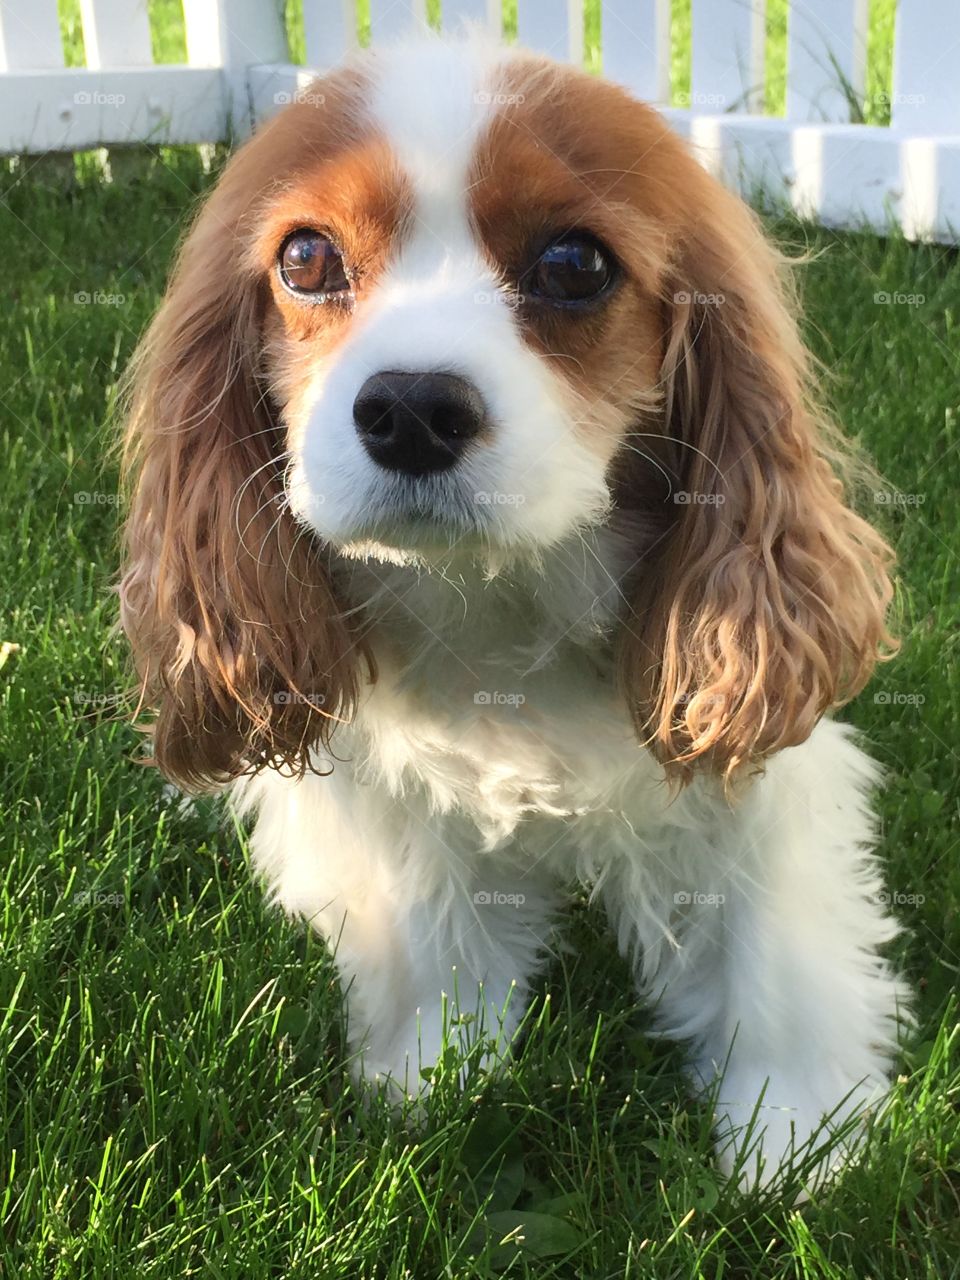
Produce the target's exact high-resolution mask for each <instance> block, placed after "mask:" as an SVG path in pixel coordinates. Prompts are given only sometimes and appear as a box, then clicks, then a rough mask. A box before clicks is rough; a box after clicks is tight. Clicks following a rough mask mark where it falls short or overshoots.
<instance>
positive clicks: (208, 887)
mask: <svg viewBox="0 0 960 1280" xmlns="http://www.w3.org/2000/svg"><path fill="white" fill-rule="evenodd" d="M28 169H29V165H27V164H25V165H23V166H21V167H19V168H18V167H16V166H15V167H13V168H12V169H11V170H10V171H9V172H4V173H3V174H2V175H0V255H2V261H3V263H4V285H5V297H6V300H7V305H6V306H5V307H4V308H3V310H2V312H0V430H2V433H3V436H2V444H3V449H4V453H5V456H6V458H7V467H6V479H5V499H6V502H5V512H6V516H5V528H4V532H5V536H4V537H3V539H2V540H0V593H2V596H3V606H2V616H3V618H4V631H3V633H2V634H0V640H5V641H9V642H12V643H15V644H18V645H19V646H21V648H20V651H19V652H17V653H13V654H11V655H9V656H8V657H7V658H6V661H5V663H4V665H3V666H2V669H0V697H2V710H0V761H2V768H0V804H2V812H3V814H4V819H3V826H2V828H0V833H2V840H3V846H4V853H5V856H4V858H3V860H2V866H3V870H2V878H0V913H2V925H0V945H2V949H3V963H2V965H0V988H2V990H0V1132H2V1135H3V1139H2V1147H0V1223H2V1232H0V1258H2V1259H3V1266H2V1268H0V1274H2V1275H5V1276H6V1275H9V1276H11V1277H13V1276H16V1277H18V1280H19V1278H20V1277H23V1278H24V1280H33V1278H34V1277H36V1278H37V1280H39V1278H41V1277H42V1278H43V1280H81V1278H82V1280H87V1278H88V1277H95V1278H96V1280H101V1278H102V1280H113V1278H114V1277H116V1278H117V1280H121V1278H122V1280H136V1278H139V1277H150V1278H158V1280H160V1278H162V1280H174V1278H179V1277H186V1276H199V1277H209V1278H210V1280H232V1278H233V1277H237V1278H238V1280H239V1278H240V1277H243V1278H244V1280H247V1278H248V1277H251V1276H255V1277H272V1276H276V1277H283V1280H308V1278H309V1280H317V1278H321V1280H323V1278H325V1277H334V1276H336V1277H340V1276H343V1277H378V1278H379V1277H389V1278H391V1280H393V1278H395V1280H400V1278H401V1277H406V1276H411V1277H414V1278H415V1280H433V1277H454V1278H455V1280H461V1278H466V1277H474V1276H481V1277H482V1276H492V1275H499V1274H507V1275H511V1276H513V1275H516V1276H531V1277H537V1278H538V1280H540V1278H541V1277H552V1276H557V1277H572V1278H573V1277H575V1278H578V1280H579V1278H585V1280H608V1278H609V1280H614V1278H615V1277H645V1276H656V1277H657V1280H672V1278H673V1277H677V1278H678V1280H681V1278H682V1280H690V1278H693V1277H704V1280H706V1278H708V1277H709V1280H718V1278H720V1277H734V1278H738V1277H746V1276H756V1277H760V1278H761V1280H772V1278H779V1277H791V1278H793V1277H796V1280H809V1278H811V1277H825V1278H829V1280H840V1278H841V1277H842V1278H843V1280H847V1278H848V1277H849V1278H850V1280H865V1278H866V1277H871V1278H872V1280H887V1278H891V1280H892V1278H893V1277H903V1280H927V1278H929V1280H933V1278H934V1277H936V1278H937V1280H942V1278H947V1277H951V1276H954V1275H957V1274H960V1211H958V1202H960V1107H958V1098H960V1054H958V1037H957V1017H956V1007H955V1004H954V1002H953V993H954V992H955V989H956V987H957V982H958V972H960V913H958V910H957V907H958V902H960V858H958V856H957V846H958V838H960V820H958V800H960V786H958V768H957V765H958V754H957V719H958V708H960V666H958V663H957V660H956V649H957V635H958V621H960V618H958V614H960V607H958V603H957V602H958V601H960V581H958V579H960V572H958V559H957V550H958V548H960V528H958V524H960V517H958V506H957V502H956V494H957V491H958V488H960V460H958V455H960V447H958V446H960V378H958V358H957V354H956V353H957V351H958V350H960V342H958V338H960V301H958V300H960V263H958V260H957V255H956V253H955V251H951V250H945V249H943V248H936V247H927V246H916V245H908V244H906V243H904V242H903V241H902V240H899V239H896V238H891V239H887V240H881V239H879V238H877V237H874V236H872V235H867V234H863V235H855V234H851V235H844V236H836V235H833V234H831V233H829V232H826V231H819V230H813V229H810V228H804V227H801V226H799V225H798V224H796V223H793V222H780V223H777V224H776V225H775V226H773V228H772V229H773V230H774V232H775V233H776V234H778V235H779V236H780V237H781V238H783V239H785V240H786V241H787V242H789V243H792V244H794V245H800V246H809V247H811V248H813V249H815V250H818V251H821V252H819V255H818V256H816V257H815V259H814V260H813V261H812V262H811V263H810V264H809V265H807V266H805V267H804V268H803V269H802V283H803V292H804V296H805V302H806V309H807V326H808V337H809V340H810V342H811V344H812V345H813V347H814V349H815V350H816V352H817V353H818V355H819V356H820V357H821V359H822V360H823V361H824V363H825V364H826V366H827V367H828V369H829V370H831V372H832V374H833V375H834V376H833V380H832V398H833V401H834V404H835V407H836V410H837V413H838V415H839V417H840V419H841V420H842V421H843V422H844V424H845V425H846V427H847V428H848V429H849V430H850V431H851V432H852V433H854V434H856V435H858V436H860V437H862V439H863V440H864V442H865V443H866V445H867V446H868V448H869V449H870V450H871V451H872V453H873V454H874V456H875V458H876V460H877V462H878V464H879V467H880V469H881V471H882V472H883V473H884V475H885V476H886V477H887V479H886V481H885V482H884V484H885V487H884V488H883V489H882V490H881V498H887V499H889V497H890V495H892V494H893V495H897V500H896V501H890V500H887V501H883V500H880V501H877V502H876V503H875V504H874V510H875V514H876V517H877V518H878V519H879V520H880V521H881V522H882V523H885V525H886V527H887V528H888V529H889V531H890V532H891V535H892V537H893V538H894V540H895V542H896V544H897V548H898V552H899V555H900V561H901V572H902V585H901V594H900V600H899V613H900V617H901V622H900V630H901V634H902V637H903V641H904V647H903V652H902V654H901V655H900V657H899V658H898V659H897V660H896V661H895V662H894V663H892V664H891V665H890V666H887V667H885V668H883V669H882V670H881V672H880V673H879V674H878V676H877V678H876V679H875V681H874V683H873V685H872V686H871V687H870V689H869V690H868V692H867V693H866V694H865V695H864V696H863V697H862V698H861V699H860V700H859V701H858V702H857V703H856V704H855V705H854V706H853V707H852V708H851V709H850V711H849V713H848V714H849V716H850V718H851V719H852V720H853V721H854V722H855V723H856V724H857V725H858V726H860V728H861V729H862V730H863V731H864V733H865V734H866V735H867V737H868V739H869V741H870V743H871V745H872V749H873V751H874V753H875V754H876V755H877V757H878V758H879V759H880V760H881V761H882V762H883V763H884V765H885V766H886V768H887V770H888V783H887V787H886V789H885V791H884V794H883V796H882V798H881V808H882V815H883V830H884V834H883V844H882V850H881V852H882V856H883V859H884V862H885V866H886V869H887V881H888V884H889V886H890V888H891V890H895V891H896V894H897V895H898V896H897V898H896V900H895V901H894V905H893V910H894V912H895V913H896V914H897V915H898V916H899V918H900V919H901V920H902V922H903V925H904V928H905V933H904V936H903V938H902V939H901V941H900V942H899V943H898V944H897V945H896V947H895V949H894V952H895V956H896V958H897V960H898V962H899V963H900V964H901V965H902V966H903V968H904V969H905V971H906V973H907V974H908V976H909V979H910V981H911V982H912V984H913V985H914V987H915V988H916V990H917V992H918V1015H919V1023H918V1028H917V1032H916V1034H915V1035H914V1036H913V1037H911V1039H910V1041H909V1043H908V1044H907V1046H906V1047H905V1050H904V1055H903V1058H902V1061H901V1062H900V1063H899V1064H898V1077H897V1080H896V1083H895V1086H894V1089H893V1093H892V1096H891V1100H890V1103H889V1106H888V1107H887V1108H886V1109H885V1110H884V1112H883V1113H882V1114H881V1115H880V1116H879V1117H878V1119H877V1121H876V1123H875V1126H874V1131H873V1133H872V1136H871V1141H870V1144H869V1147H868V1150H867V1153H866V1156H865V1159H864V1161H863V1163H862V1164H861V1165H860V1166H858V1167H856V1168H854V1169H852V1170H850V1171H849V1173H848V1174H847V1176H845V1177H844V1178H843V1179H842V1180H840V1181H839V1182H838V1183H837V1184H836V1185H835V1186H833V1187H832V1188H831V1189H830V1190H829V1191H828V1192H825V1193H823V1194H822V1195H820V1196H818V1197H817V1198H816V1199H815V1201H814V1202H813V1203H811V1204H809V1205H808V1206H806V1207H805V1208H804V1209H803V1210H800V1211H795V1210H790V1209H788V1208H786V1207H785V1197H784V1196H783V1195H782V1194H768V1195H763V1196H754V1197H749V1198H746V1199H741V1198H738V1197H736V1196H735V1195H733V1194H732V1193H731V1192H730V1191H729V1189H727V1188H726V1187H725V1186H724V1185H723V1184H722V1183H721V1182H720V1181H719V1180H718V1179H717V1177H716V1175H715V1173H714V1171H713V1165H712V1161H711V1156H710V1136H709V1112H708V1109H707V1108H706V1107H705V1106H704V1105H703V1104H695V1103H691V1102H690V1101H689V1100H688V1099H687V1098H686V1097H685V1095H684V1092H683V1088H682V1085H681V1081H680V1075H679V1064H680V1057H679V1054H678V1052H677V1050H675V1049H672V1048H670V1047H669V1046H660V1045H655V1044H653V1043H652V1042H651V1041H649V1040H647V1039H646V1038H645V1037H644V1034H643V1032H644V1025H645V1022H644V1015H643V1013H642V1011H641V1010H639V1009H638V1008H637V1006H636V1005H635V1004H634V1002H633V1001H632V1000H631V999H630V997H629V994H628V992H629V978H628V975H627V973H626V971H625V969H624V966H623V964H622V963H621V961H620V960H619V959H618V957H617V955H616V953H615V949H614V946H613V943H612V941H611V939H610V938H609V936H608V935H607V933H606V931H605V929H604V927H603V923H602V921H600V920H599V919H598V918H597V917H596V916H595V915H594V913H593V912H592V911H591V910H590V909H588V908H587V907H586V906H585V905H584V904H583V903H582V902H579V903H577V904H575V906H574V908H573V910H572V911H571V913H570V920H569V928H568V936H569V938H570V940H571V941H572V942H573V943H574V944H575V946H574V949H573V950H572V951H571V953H570V954H569V955H568V956H566V957H565V958H564V960H563V961H562V962H558V964H557V966H556V967H555V968H554V969H553V970H551V972H550V973H549V974H548V977H547V979H546V981H545V982H544V984H543V986H542V988H541V990H540V992H539V995H538V998H537V1001H536V1002H535V1005H534V1008H533V1011H532V1014H531V1024H530V1030H529V1034H528V1036H527V1039H526V1042H525V1045H524V1047H523V1050H522V1053H521V1054H520V1057H519V1061H518V1062H517V1064H516V1066H515V1068H514V1070H513V1071H512V1072H511V1073H510V1075H509V1076H508V1077H506V1078H503V1079H498V1080H491V1079H483V1078H480V1077H472V1078H471V1081H470V1086H469V1087H468V1089H467V1090H466V1091H465V1092H464V1093H463V1094H460V1093H459V1092H458V1091H457V1090H455V1089H454V1088H452V1086H451V1082H450V1078H449V1076H447V1077H445V1078H444V1079H442V1080H441V1081H440V1083H439V1085H438V1088H437V1091H436V1093H435V1095H434V1097H433V1100H432V1102H431V1107H430V1116H429V1119H428V1122H427V1124H426V1126H425V1127H424V1128H423V1129H422V1130H420V1131H412V1130H407V1129H404V1128H403V1126H401V1125H399V1124H398V1123H397V1122H396V1121H394V1120H392V1119H391V1118H390V1117H388V1116H387V1115H385V1114H384V1113H383V1112H382V1111H381V1110H380V1109H379V1108H377V1107H374V1108H373V1109H372V1110H370V1111H369V1112H364V1111H363V1110H362V1109H361V1108H360V1107H359V1106H358V1099H357V1098H356V1097H355V1095H354V1093H353V1091H352V1088H351V1085H350V1083H349V1078H348V1075H347V1073H346V1071H345V1064H344V1046H343V1028H342V1021H341V1001H340V992H339V989H338V986H337V982H336V977H335V973H334V970H333V967H332V964H331V961H330V959H329V957H328V955H327V954H326V952H325V950H324V948H323V947H322V946H321V945H320V944H319V943H318V942H317V941H316V940H315V939H313V938H311V937H310V936H308V935H307V934H305V933H303V932H302V931H301V930H300V929H298V928H296V927H294V926H292V925H290V924H288V923H287V922H285V921H284V920H282V919H281V918H279V917H278V916H276V915H275V914H273V913H271V912H270V911H269V910H268V909H267V908H266V906H265V905H264V902H263V899H262V896H261V894H260V892H259V890H258V889H257V888H256V887H255V886H254V885H253V884H252V883H251V880H250V877H249V874H248V871H247V868H246V866H245V858H244V847H243V841H242V837H241V836H240V833H236V832H233V831H231V830H227V829H224V827H223V825H222V823H221V820H220V818H219V815H218V814H217V812H216V810H215V808H214V807H213V806H212V805H210V804H201V805H199V806H197V807H196V808H195V809H192V810H187V811H185V810H183V809H182V808H181V807H180V806H179V805H178V803H177V802H176V800H175V799H171V798H170V797H169V796H168V795H167V794H166V793H165V791H164V789H163V787H162V785H161V781H160V779H159V778H157V777H156V776H155V775H154V774H153V773H151V772H149V771H145V770H143V769H142V768H140V767H139V766H137V765H136V764H134V763H133V761H132V757H133V756H134V754H135V752H136V742H135V737H134V734H133V732H132V730H131V729H130V728H129V727H128V725H127V724H126V723H125V722H124V720H123V718H122V717H118V716H117V714H116V703H117V698H118V695H119V693H120V691H121V690H122V688H123V687H124V685H125V678H124V669H125V654H124V650H123V646H122V644H121V643H120V642H119V641H117V640H115V639H113V638H111V633H110V626H111V623H112V622H113V620H114V617H115V605H114V599H113V596H112V594H111V581H112V576H113V573H114V570H115V566H116V551H115V532H116V519H117V509H116V505H115V503H114V495H115V492H116V477H115V475H114V473H113V471H112V470H111V468H110V467H109V465H106V466H105V464H104V461H103V459H104V457H105V450H106V446H107V443H108V440H109V431H108V429H107V428H106V427H105V425H104V424H105V423H106V422H107V420H108V417H109V414H110V410H111V407H112V404H113V397H114V395H115V388H116V382H117V377H118V374H119V372H120V371H121V369H122V368H123V366H124V364H125V362H126V360H127V358H128V357H129V355H130V352H131V351H132V349H133V346H134V343H135V341H136V338H137V335H138V334H139V332H140V331H141V330H142V328H143V326H144V324H145V323H146V321H147V319H148V317H149V316H150V314H151V312H152V311H153V309H154V307H155V306H156V304H157V302H158V300H159V297H160V294H161V291H162V288H163V282H164V277H165V272H166V270H167V267H168V264H169V261H170V256H171V252H172V249H173V247H174V243H175V241H176V238H177V234H178V229H179V227H180V226H181V225H182V221H183V219H184V218H185V216H186V215H187V214H188V212H189V210H190V209H191V207H192V206H193V204H194V203H195V201H196V199H197V197H198V196H199V195H200V194H201V192H202V191H204V190H205V189H207V188H208V186H209V185H210V182H211V181H212V179H211V178H210V177H209V176H207V175H205V174H204V172H203V170H202V167H201V165H200V163H199V161H198V159H197V157H196V155H195V154H194V153H191V152H188V151H182V152H176V151H164V152H161V153H158V155H157V157H156V158H155V160H154V161H153V162H151V164H150V165H149V167H147V168H145V169H144V170H143V171H142V172H141V174H140V176H139V178H137V180H136V181H133V182H131V183H130V184H129V185H121V184H115V185H107V184H104V183H102V182H101V181H99V180H98V169H97V166H96V165H95V164H94V163H93V162H92V161H90V160H85V161H83V162H82V163H81V165H80V168H79V180H78V182H77V184H76V185H75V187H74V188H73V189H72V190H69V191H64V190H62V189H60V188H57V187H56V186H45V185H43V183H42V182H41V181H39V180H38V176H37V175H38V173H41V172H42V168H41V169H38V170H37V171H36V172H32V173H31V172H29V171H28ZM878 294H880V295H883V294H886V295H892V296H894V297H896V296H898V295H899V296H901V297H903V296H906V297H912V299H913V301H912V302H910V301H891V302H883V301H876V297H877V295H878ZM82 295H88V296H89V299H90V300H89V301H84V300H83V296H82ZM520 1222H523V1223H524V1224H525V1234H526V1238H525V1241H524V1242H522V1243H521V1242H520V1241H519V1240H518V1238H517V1227H518V1224H519V1223H520ZM501 1241H505V1243H501Z"/></svg>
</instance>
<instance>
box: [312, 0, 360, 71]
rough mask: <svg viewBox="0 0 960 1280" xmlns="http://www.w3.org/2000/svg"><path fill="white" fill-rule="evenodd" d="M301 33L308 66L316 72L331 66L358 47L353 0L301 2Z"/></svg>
mask: <svg viewBox="0 0 960 1280" xmlns="http://www.w3.org/2000/svg"><path fill="white" fill-rule="evenodd" d="M303 34H304V42H305V44H306V47H307V66H308V67H316V69H317V70H318V71H323V70H326V68H328V67H332V66H334V65H335V64H336V63H337V62H339V60H340V59H341V58H342V57H343V55H344V54H345V53H350V52H351V51H352V50H354V49H355V48H356V47H357V15H356V10H355V9H354V7H353V0H303Z"/></svg>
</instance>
